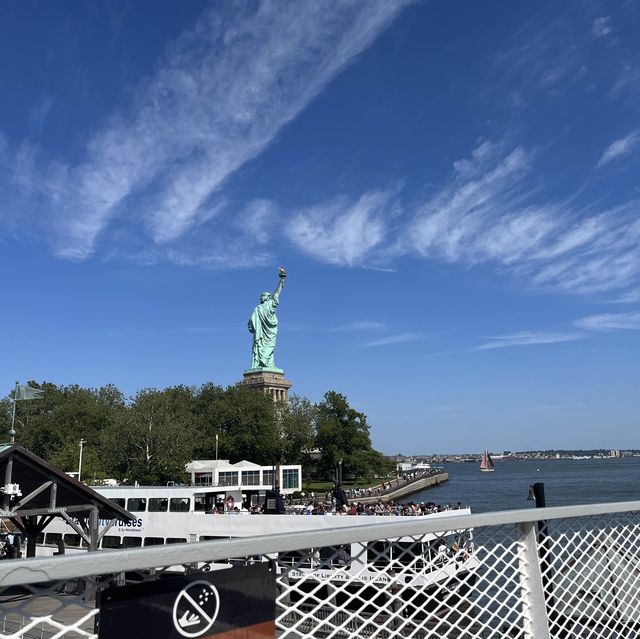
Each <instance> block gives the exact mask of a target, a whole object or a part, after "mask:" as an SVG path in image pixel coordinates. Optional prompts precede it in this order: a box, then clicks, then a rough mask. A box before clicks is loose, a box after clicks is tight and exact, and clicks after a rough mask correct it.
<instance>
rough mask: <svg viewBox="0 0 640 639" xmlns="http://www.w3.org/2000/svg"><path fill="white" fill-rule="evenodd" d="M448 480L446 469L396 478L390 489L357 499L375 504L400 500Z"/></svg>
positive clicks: (356, 499)
mask: <svg viewBox="0 0 640 639" xmlns="http://www.w3.org/2000/svg"><path fill="white" fill-rule="evenodd" d="M446 481H449V473H447V472H445V471H442V472H438V473H434V474H429V475H425V476H422V477H417V478H415V479H409V480H402V479H394V480H393V481H391V482H390V488H389V489H388V490H385V491H380V492H379V493H377V494H375V495H371V497H369V496H366V497H357V498H355V501H358V502H361V503H363V504H375V503H376V502H378V501H382V502H384V503H387V502H390V501H398V500H399V499H404V498H405V497H409V496H411V495H415V494H416V493H421V492H422V491H423V490H426V489H428V488H433V487H434V486H438V485H439V484H442V483H444V482H446Z"/></svg>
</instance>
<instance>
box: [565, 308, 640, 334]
mask: <svg viewBox="0 0 640 639" xmlns="http://www.w3.org/2000/svg"><path fill="white" fill-rule="evenodd" d="M575 324H576V326H577V327H578V328H581V329H584V330H588V331H613V330H621V329H626V330H636V331H637V330H640V312H630V313H602V314H599V315H589V316H588V317H583V318H582V319H579V320H577V321H576V323H575Z"/></svg>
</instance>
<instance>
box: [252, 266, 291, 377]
mask: <svg viewBox="0 0 640 639" xmlns="http://www.w3.org/2000/svg"><path fill="white" fill-rule="evenodd" d="M278 276H279V278H280V279H279V281H278V285H277V286H276V290H275V291H274V292H273V293H269V292H266V293H262V295H260V303H259V304H258V305H257V306H256V307H255V308H254V309H253V313H251V317H250V318H249V332H250V333H252V334H253V346H252V349H251V369H252V370H254V369H258V370H264V369H267V370H272V371H280V369H278V368H276V365H275V362H274V353H275V348H276V337H277V335H278V318H277V316H276V308H277V306H278V304H279V303H280V293H281V292H282V287H283V286H284V280H285V278H286V277H287V272H286V271H285V270H284V269H283V268H282V267H280V271H279V273H278Z"/></svg>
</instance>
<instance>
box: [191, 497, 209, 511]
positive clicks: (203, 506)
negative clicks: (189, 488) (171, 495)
mask: <svg viewBox="0 0 640 639" xmlns="http://www.w3.org/2000/svg"><path fill="white" fill-rule="evenodd" d="M193 509H194V510H195V511H196V512H202V511H203V510H208V508H207V498H206V497H205V496H204V495H202V496H197V497H194V498H193Z"/></svg>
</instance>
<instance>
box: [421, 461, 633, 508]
mask: <svg viewBox="0 0 640 639" xmlns="http://www.w3.org/2000/svg"><path fill="white" fill-rule="evenodd" d="M495 466H496V470H495V472H493V473H482V472H480V469H479V465H478V464H476V463H455V464H447V465H446V466H445V470H446V471H447V472H448V473H449V481H448V482H446V483H444V484H441V485H440V486H437V487H435V488H431V489H428V490H425V491H423V492H421V493H417V494H415V495H413V496H412V497H411V498H410V499H411V500H413V501H425V502H426V501H433V502H436V503H437V504H446V503H456V502H458V501H460V502H462V503H463V504H464V505H468V506H471V510H472V511H473V512H476V513H480V512H491V511H497V510H513V509H520V508H531V507H533V505H534V504H533V502H531V501H527V495H528V492H529V486H530V485H531V484H533V483H535V482H542V483H544V489H545V497H546V503H547V506H571V505H577V504H597V503H605V502H615V501H633V500H637V499H640V458H638V457H624V458H611V459H550V460H531V461H501V460H495Z"/></svg>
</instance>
